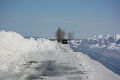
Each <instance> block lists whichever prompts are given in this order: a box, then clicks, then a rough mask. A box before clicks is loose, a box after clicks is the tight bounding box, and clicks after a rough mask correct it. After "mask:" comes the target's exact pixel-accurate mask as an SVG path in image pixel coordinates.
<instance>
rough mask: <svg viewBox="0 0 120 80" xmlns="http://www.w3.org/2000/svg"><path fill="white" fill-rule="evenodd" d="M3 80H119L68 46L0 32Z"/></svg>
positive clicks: (119, 79) (1, 76) (0, 71)
mask: <svg viewBox="0 0 120 80" xmlns="http://www.w3.org/2000/svg"><path fill="white" fill-rule="evenodd" d="M0 80H120V76H119V75H117V74H115V73H113V72H112V71H110V70H108V69H107V68H105V67H104V66H103V65H102V64H100V63H99V62H97V61H94V60H92V59H90V58H89V57H88V56H87V55H86V54H83V53H81V52H74V51H73V50H72V49H71V48H70V46H69V45H62V44H60V43H57V42H56V41H49V40H47V39H44V38H40V39H37V40H34V39H33V38H30V39H25V38H23V37H22V36H21V35H20V34H18V33H15V32H6V31H0Z"/></svg>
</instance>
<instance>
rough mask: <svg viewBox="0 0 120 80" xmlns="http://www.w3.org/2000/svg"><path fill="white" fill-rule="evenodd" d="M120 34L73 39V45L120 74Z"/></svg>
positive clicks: (71, 43)
mask: <svg viewBox="0 0 120 80" xmlns="http://www.w3.org/2000/svg"><path fill="white" fill-rule="evenodd" d="M119 41H120V34H116V35H114V36H109V35H105V36H102V35H99V36H95V37H93V38H88V39H81V40H77V41H71V42H70V45H71V47H74V49H76V50H78V51H81V52H83V53H84V54H87V55H89V56H90V57H91V58H92V59H94V60H97V61H99V62H100V63H102V64H103V65H104V66H106V67H107V68H109V69H110V70H112V71H113V72H115V73H117V74H119V75H120V44H119Z"/></svg>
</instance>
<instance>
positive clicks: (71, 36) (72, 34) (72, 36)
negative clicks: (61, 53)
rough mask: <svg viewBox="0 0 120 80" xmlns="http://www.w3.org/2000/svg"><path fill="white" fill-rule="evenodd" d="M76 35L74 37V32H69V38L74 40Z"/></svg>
mask: <svg viewBox="0 0 120 80" xmlns="http://www.w3.org/2000/svg"><path fill="white" fill-rule="evenodd" d="M74 38H75V37H74V32H69V33H68V40H73V39H74Z"/></svg>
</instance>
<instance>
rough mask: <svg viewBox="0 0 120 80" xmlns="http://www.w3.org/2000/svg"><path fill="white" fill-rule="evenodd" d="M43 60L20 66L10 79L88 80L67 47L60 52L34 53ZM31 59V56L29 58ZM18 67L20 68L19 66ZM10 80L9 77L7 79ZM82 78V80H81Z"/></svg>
mask: <svg viewBox="0 0 120 80" xmlns="http://www.w3.org/2000/svg"><path fill="white" fill-rule="evenodd" d="M39 54H42V57H44V59H42V60H41V59H40V60H35V59H34V60H33V59H32V60H30V61H28V62H26V63H25V64H23V66H21V70H20V72H18V73H17V74H14V76H13V77H12V78H11V79H17V80H90V79H89V77H88V75H87V72H85V71H83V70H80V68H79V64H78V60H77V59H76V57H75V55H74V54H73V52H72V51H71V50H68V45H64V46H62V45H61V44H60V50H55V51H45V52H42V53H36V55H35V56H37V55H39ZM29 57H32V56H29ZM19 67H20V66H19ZM7 78H8V79H10V77H7ZM82 78H83V79H82Z"/></svg>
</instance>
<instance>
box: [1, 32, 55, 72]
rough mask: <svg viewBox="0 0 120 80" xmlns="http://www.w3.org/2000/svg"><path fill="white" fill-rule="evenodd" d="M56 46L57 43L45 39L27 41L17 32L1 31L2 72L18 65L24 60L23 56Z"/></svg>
mask: <svg viewBox="0 0 120 80" xmlns="http://www.w3.org/2000/svg"><path fill="white" fill-rule="evenodd" d="M55 46H56V45H55V43H53V42H51V41H49V40H47V39H44V38H40V39H37V40H34V39H33V38H30V39H25V38H23V36H21V35H20V34H18V33H16V32H12V31H9V32H6V31H0V70H7V68H8V67H10V66H12V65H15V64H18V63H17V62H20V61H21V60H22V58H21V57H20V56H21V55H22V54H28V53H32V52H35V51H43V50H46V49H47V50H49V49H55ZM13 62H14V63H13Z"/></svg>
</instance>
